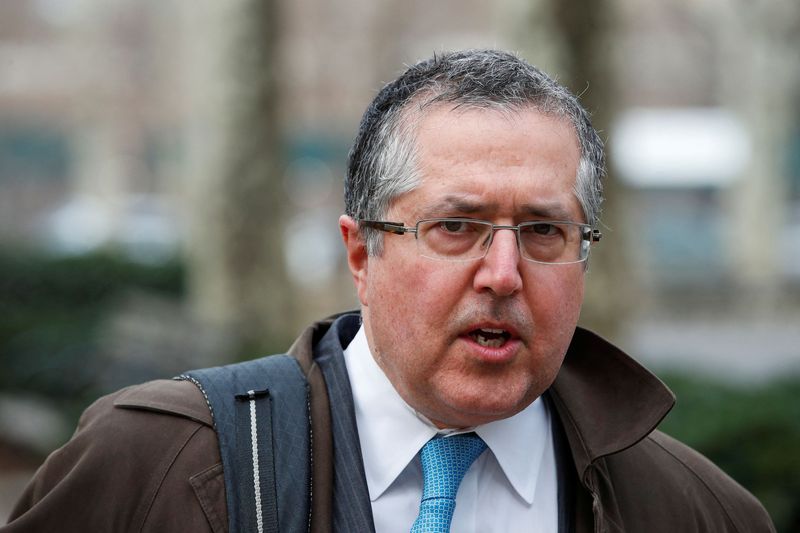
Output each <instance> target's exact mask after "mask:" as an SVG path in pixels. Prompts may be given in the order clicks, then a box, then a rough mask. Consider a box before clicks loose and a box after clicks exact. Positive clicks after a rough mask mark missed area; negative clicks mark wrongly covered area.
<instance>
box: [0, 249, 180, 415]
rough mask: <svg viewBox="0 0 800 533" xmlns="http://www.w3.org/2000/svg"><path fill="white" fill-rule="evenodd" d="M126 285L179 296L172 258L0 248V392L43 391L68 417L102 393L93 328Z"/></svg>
mask: <svg viewBox="0 0 800 533" xmlns="http://www.w3.org/2000/svg"><path fill="white" fill-rule="evenodd" d="M131 290H145V291H155V292H157V293H161V294H167V295H175V296H180V295H182V294H183V291H184V268H183V265H182V264H180V263H179V262H177V261H173V262H169V263H165V264H159V265H148V264H142V263H136V262H132V261H130V260H128V259H126V258H125V257H124V256H121V255H118V254H114V253H113V252H112V251H105V252H97V253H92V254H89V255H83V256H77V257H50V256H46V255H41V254H37V253H33V252H30V251H21V250H17V249H14V250H11V249H0V367H2V369H3V371H2V372H0V391H4V392H11V393H13V392H24V393H26V394H41V395H43V396H46V397H48V398H50V399H52V400H55V401H56V402H58V403H60V404H61V405H62V407H63V408H64V409H65V410H66V411H67V412H68V414H69V415H72V416H74V415H75V413H74V412H73V411H76V410H77V411H79V410H81V409H83V408H84V407H85V406H86V405H87V404H88V403H89V401H91V400H93V399H94V398H95V397H96V396H97V395H98V394H99V393H100V392H103V391H98V390H97V389H96V385H95V380H94V374H95V372H96V371H97V368H98V366H99V365H101V364H102V362H101V357H100V354H99V353H98V346H97V337H96V331H97V328H98V325H99V324H100V323H101V321H102V319H103V318H104V317H105V316H106V314H107V312H108V311H109V310H110V309H111V308H112V307H113V305H114V304H115V302H116V301H118V299H119V298H121V297H123V296H124V295H125V294H126V293H127V292H128V291H131Z"/></svg>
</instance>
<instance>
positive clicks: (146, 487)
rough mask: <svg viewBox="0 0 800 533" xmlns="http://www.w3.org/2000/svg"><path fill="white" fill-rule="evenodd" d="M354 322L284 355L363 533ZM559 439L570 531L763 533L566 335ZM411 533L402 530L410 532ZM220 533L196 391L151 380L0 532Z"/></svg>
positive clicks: (698, 461) (338, 492)
mask: <svg viewBox="0 0 800 533" xmlns="http://www.w3.org/2000/svg"><path fill="white" fill-rule="evenodd" d="M358 321H359V317H358V315H357V314H350V315H344V316H343V317H340V318H339V319H338V321H337V322H336V323H335V325H333V326H332V323H333V321H332V320H327V321H323V322H319V323H317V324H314V325H313V326H311V327H310V328H309V329H308V330H307V331H306V332H304V334H303V335H302V336H301V337H300V338H299V339H298V341H297V342H295V344H294V345H293V346H292V351H294V352H298V351H301V350H313V353H314V358H315V360H316V362H317V364H318V365H319V367H320V368H321V369H322V372H323V375H324V377H325V383H326V385H327V388H328V393H329V397H330V409H331V415H332V416H331V422H332V433H333V442H334V446H333V447H334V486H333V529H334V531H341V532H362V531H372V530H373V525H372V511H371V507H370V502H369V498H368V493H367V487H366V480H365V476H364V470H363V464H362V461H361V451H360V446H359V440H358V432H357V428H356V423H355V417H354V413H353V402H352V394H351V392H350V383H349V380H348V377H347V372H346V369H345V366H344V360H343V358H342V346H343V345H344V346H346V344H347V343H348V342H349V340H350V339H351V338H352V335H353V334H354V333H355V329H357V325H358ZM547 395H548V398H549V402H550V405H551V407H552V409H553V412H554V414H555V417H554V418H556V419H557V423H558V424H559V427H560V431H563V433H562V434H563V436H564V446H563V447H560V448H561V449H562V452H563V453H562V454H561V460H560V463H561V464H560V467H561V479H560V483H561V487H562V488H563V487H569V486H571V485H570V483H569V479H570V478H574V479H575V480H576V482H575V483H574V486H572V488H571V490H570V491H569V494H567V495H565V497H566V501H568V505H567V508H568V509H569V511H570V517H571V520H572V522H573V525H574V527H575V531H577V532H578V533H583V532H590V531H608V532H622V531H628V532H653V533H658V532H664V533H667V532H669V533H674V532H676V531H680V532H709V531H713V532H724V531H730V532H764V531H774V527H773V526H772V523H771V521H770V519H769V516H768V515H767V513H766V511H765V510H764V509H763V507H762V506H761V505H760V504H759V503H758V501H757V500H755V498H753V497H752V496H751V495H750V494H749V493H748V492H747V491H745V490H744V489H743V488H742V487H740V486H739V485H738V484H737V483H736V482H734V481H733V480H732V479H730V478H729V477H728V476H726V475H725V474H724V473H723V472H721V471H720V470H719V469H718V468H716V467H715V466H714V465H712V464H711V463H710V462H708V461H707V460H706V459H705V458H703V457H702V456H701V455H699V454H698V453H696V452H694V451H693V450H691V449H689V448H687V447H686V446H684V445H682V444H680V443H679V442H677V441H675V440H673V439H671V438H670V437H668V436H666V435H664V434H662V433H660V432H658V431H656V430H654V428H655V426H656V425H657V424H658V423H659V421H660V420H661V419H662V418H663V417H664V416H665V415H666V413H667V412H668V411H669V409H670V408H671V407H672V404H673V402H674V399H673V396H672V394H671V393H670V392H669V390H667V389H666V387H665V386H664V385H663V384H662V383H661V382H660V381H659V380H658V379H657V378H655V377H654V376H653V375H652V374H650V373H649V372H647V371H646V370H644V369H643V368H642V367H641V366H640V365H639V364H638V363H636V362H635V361H633V360H632V359H631V358H629V357H628V356H627V355H625V354H624V353H622V352H621V351H619V350H618V349H616V348H615V347H613V346H612V345H610V344H608V343H607V342H605V341H603V340H602V339H600V338H599V337H597V336H595V335H593V334H592V333H589V332H587V331H585V330H582V329H578V330H576V333H575V336H574V338H573V341H572V344H571V345H570V348H569V351H568V353H567V356H566V358H565V361H564V365H563V367H562V369H561V371H560V373H559V375H558V377H557V378H556V381H555V382H554V383H553V385H552V387H551V388H550V390H549V391H548V392H547ZM409 526H410V525H409ZM34 531H36V532H39V531H59V532H65V533H69V532H84V531H92V532H106V531H108V532H112V531H113V532H128V531H130V532H134V531H136V532H150V531H153V532H156V531H157V532H167V533H169V532H185V531H193V532H204V531H205V532H209V531H212V532H214V533H221V532H223V531H227V511H226V508H225V485H224V480H223V475H222V465H221V463H220V457H219V449H218V445H217V439H216V434H215V433H214V430H213V426H212V420H211V416H210V414H209V411H208V408H207V406H206V404H205V400H204V399H203V396H202V395H201V394H200V392H199V390H198V389H197V388H196V387H195V386H194V385H193V384H191V383H189V382H186V381H167V380H160V381H154V382H149V383H145V384H143V385H138V386H134V387H129V388H127V389H123V390H121V391H119V392H117V393H114V394H112V395H110V396H106V397H103V398H101V399H100V400H98V401H97V402H96V403H95V404H93V405H92V406H91V407H89V408H88V409H87V410H86V412H85V413H84V415H83V417H82V418H81V421H80V423H79V426H78V429H77V431H76V433H75V435H74V436H73V438H72V439H71V440H70V441H69V442H68V443H67V444H66V445H65V446H64V447H63V448H61V449H59V450H57V451H56V452H54V453H53V454H52V455H51V456H50V457H49V458H48V459H47V461H46V462H45V464H44V465H43V466H42V467H41V469H40V470H39V471H38V472H37V474H36V476H35V478H34V479H33V480H32V482H31V484H30V485H29V486H28V488H27V489H26V491H25V493H24V494H23V495H22V497H21V499H20V501H19V502H18V504H17V506H16V508H15V509H14V511H13V513H12V516H11V521H10V522H9V524H8V525H7V526H5V527H0V532H2V533H18V532H34Z"/></svg>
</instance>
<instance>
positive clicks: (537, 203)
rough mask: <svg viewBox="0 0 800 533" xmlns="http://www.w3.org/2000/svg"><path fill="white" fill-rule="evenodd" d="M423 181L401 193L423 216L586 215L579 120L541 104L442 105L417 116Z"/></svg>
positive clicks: (402, 201) (399, 201)
mask: <svg viewBox="0 0 800 533" xmlns="http://www.w3.org/2000/svg"><path fill="white" fill-rule="evenodd" d="M414 133H415V144H416V153H417V160H416V166H417V169H418V171H419V174H420V178H421V183H420V184H419V186H418V187H417V188H416V189H414V190H413V191H411V192H409V193H407V194H405V195H403V196H402V197H400V198H398V199H397V204H398V205H397V207H399V208H403V207H404V208H405V209H404V210H407V209H409V208H410V209H411V210H412V212H413V213H415V214H418V215H419V216H448V215H451V214H452V215H456V214H462V213H463V214H480V213H485V214H486V215H487V216H497V215H503V216H505V215H506V214H507V215H508V216H514V217H522V216H526V215H531V216H543V217H549V218H569V219H570V220H572V219H577V218H582V215H581V212H580V205H579V202H578V200H577V197H576V196H575V194H574V184H575V177H576V174H577V169H578V161H579V158H580V150H579V146H578V139H577V136H576V134H575V132H574V129H573V127H572V124H571V123H570V122H569V121H568V120H567V119H565V118H561V117H555V116H552V115H547V114H543V113H541V112H539V111H537V110H536V109H534V108H523V109H519V110H514V111H508V110H496V109H483V108H481V109H477V108H466V109H464V108H456V109H453V108H450V107H444V106H438V107H437V108H434V109H429V110H426V111H425V112H424V113H421V114H420V116H419V117H417V120H416V122H415V128H414Z"/></svg>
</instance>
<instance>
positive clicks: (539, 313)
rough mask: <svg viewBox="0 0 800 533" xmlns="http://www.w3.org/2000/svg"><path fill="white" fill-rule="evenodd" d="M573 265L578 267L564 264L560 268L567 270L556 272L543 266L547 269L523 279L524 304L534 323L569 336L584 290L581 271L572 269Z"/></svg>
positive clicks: (577, 314)
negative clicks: (526, 302) (526, 303)
mask: <svg viewBox="0 0 800 533" xmlns="http://www.w3.org/2000/svg"><path fill="white" fill-rule="evenodd" d="M576 266H578V267H579V266H580V265H564V266H563V268H564V269H569V271H564V270H562V271H560V272H559V271H558V270H555V267H553V266H549V265H547V268H549V269H551V270H549V271H543V272H539V273H538V274H537V273H534V275H532V276H530V279H526V280H525V287H526V293H527V299H528V305H529V307H530V309H531V312H532V313H533V314H534V323H535V324H540V325H543V324H547V325H549V326H550V327H552V328H553V330H554V331H559V330H560V329H565V330H568V331H569V335H572V331H573V329H574V326H575V324H576V323H577V321H578V316H579V315H580V310H581V304H582V303H583V290H584V278H583V276H584V274H583V269H582V268H574V267H576ZM557 268H562V267H560V266H559V267H557ZM559 326H561V327H559Z"/></svg>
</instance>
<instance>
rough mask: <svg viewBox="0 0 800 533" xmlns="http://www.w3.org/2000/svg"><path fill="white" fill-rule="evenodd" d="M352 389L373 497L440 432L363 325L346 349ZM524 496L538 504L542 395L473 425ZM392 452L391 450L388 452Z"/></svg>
mask: <svg viewBox="0 0 800 533" xmlns="http://www.w3.org/2000/svg"><path fill="white" fill-rule="evenodd" d="M344 359H345V364H346V366H347V373H348V375H349V378H350V383H351V389H352V391H353V404H354V407H355V415H356V423H357V425H358V434H359V440H360V442H361V453H362V457H363V460H364V471H365V474H366V477H367V487H368V489H369V497H370V500H371V501H373V502H374V501H375V500H376V499H378V498H379V497H380V496H381V495H382V494H383V493H384V492H385V491H386V489H388V488H389V486H390V485H391V484H392V483H393V482H394V481H395V480H396V479H397V477H398V476H399V475H400V474H401V473H402V472H403V470H404V469H405V468H406V467H407V466H408V464H409V463H410V462H411V461H413V460H414V458H415V457H416V455H417V453H418V452H419V450H420V449H421V448H422V446H424V445H425V443H426V442H428V441H429V440H430V439H431V438H433V437H434V436H435V435H436V434H437V433H451V432H448V431H440V430H438V429H437V428H436V427H435V426H434V425H432V424H431V423H430V422H429V421H427V419H425V417H424V416H422V415H420V414H418V413H416V412H415V411H414V409H413V408H411V406H409V405H408V404H407V403H406V402H405V401H404V400H403V398H402V397H401V396H400V395H399V394H398V393H397V391H396V390H395V388H394V386H392V384H391V382H390V381H389V379H388V378H387V377H386V375H385V374H384V373H383V370H381V368H380V366H378V364H377V362H375V359H374V358H373V357H372V354H371V352H370V350H369V345H368V343H367V337H366V333H365V331H364V326H363V325H362V326H361V328H360V329H359V330H358V333H357V334H356V336H355V337H354V338H353V340H352V341H351V342H350V344H349V345H348V346H347V348H346V349H345V350H344ZM473 430H474V431H475V432H476V433H477V434H478V435H479V436H480V437H481V438H482V439H483V440H484V442H486V445H487V446H488V447H489V449H490V450H491V452H492V455H493V456H494V459H495V460H496V461H497V462H498V464H499V465H500V468H501V470H502V471H503V473H504V474H505V476H506V478H507V479H508V481H509V482H510V484H511V486H512V487H513V488H514V490H515V491H516V492H517V493H518V494H519V496H520V497H521V498H522V499H524V500H525V501H526V502H528V503H529V504H530V503H532V502H533V499H534V497H535V492H536V481H537V479H538V475H539V470H540V467H541V463H542V458H543V456H544V451H545V446H546V444H547V442H548V439H552V435H551V430H550V416H549V413H548V410H547V408H546V407H545V404H544V402H543V401H542V399H541V398H539V399H537V400H536V401H534V402H533V403H532V404H531V405H529V406H528V407H527V408H525V409H523V410H522V411H521V412H519V413H517V414H516V415H514V416H512V417H510V418H507V419H504V420H497V421H494V422H491V423H489V424H484V425H482V426H478V427H476V428H474V429H473ZM388 451H391V452H390V453H387V452H388Z"/></svg>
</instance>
